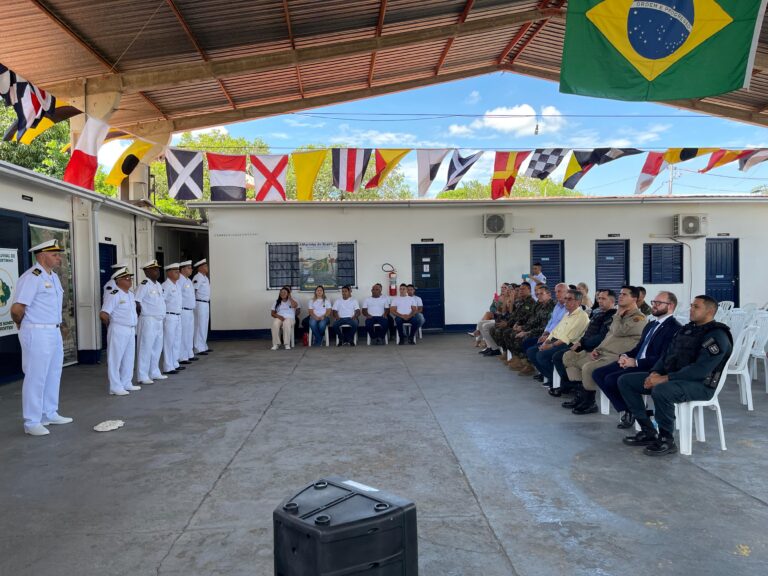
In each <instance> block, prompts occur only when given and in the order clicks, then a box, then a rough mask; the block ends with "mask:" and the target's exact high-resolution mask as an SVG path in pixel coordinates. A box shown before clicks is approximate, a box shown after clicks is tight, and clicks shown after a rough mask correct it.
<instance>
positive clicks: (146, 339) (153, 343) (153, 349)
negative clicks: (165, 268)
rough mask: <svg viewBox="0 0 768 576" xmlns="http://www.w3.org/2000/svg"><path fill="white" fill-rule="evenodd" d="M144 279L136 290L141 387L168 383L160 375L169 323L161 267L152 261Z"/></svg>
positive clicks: (145, 268)
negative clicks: (161, 357) (160, 381)
mask: <svg viewBox="0 0 768 576" xmlns="http://www.w3.org/2000/svg"><path fill="white" fill-rule="evenodd" d="M142 269H143V270H144V275H145V276H146V278H145V279H144V280H142V282H141V284H139V287H138V288H137V289H136V303H137V304H138V311H139V333H138V335H139V337H138V346H139V349H138V351H137V352H138V354H137V357H138V361H137V362H136V378H137V379H138V381H139V384H154V381H155V380H166V379H167V378H168V376H163V374H161V373H160V354H161V353H162V352H163V323H164V322H165V297H164V296H163V287H162V285H161V284H160V282H158V281H157V279H158V278H159V277H160V264H159V263H158V262H157V260H150V261H149V262H147V263H146V264H144V266H142Z"/></svg>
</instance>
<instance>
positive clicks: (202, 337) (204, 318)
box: [194, 300, 211, 352]
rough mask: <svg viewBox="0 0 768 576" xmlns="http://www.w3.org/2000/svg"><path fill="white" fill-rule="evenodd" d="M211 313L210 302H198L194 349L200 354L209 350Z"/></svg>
mask: <svg viewBox="0 0 768 576" xmlns="http://www.w3.org/2000/svg"><path fill="white" fill-rule="evenodd" d="M210 312H211V308H210V304H209V303H208V302H201V301H200V300H198V301H197V306H195V342H194V349H195V350H197V351H198V352H205V351H206V350H208V316H209V314H210Z"/></svg>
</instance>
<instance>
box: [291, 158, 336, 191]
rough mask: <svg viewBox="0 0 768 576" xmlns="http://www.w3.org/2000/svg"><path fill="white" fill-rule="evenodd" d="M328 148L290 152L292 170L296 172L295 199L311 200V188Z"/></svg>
mask: <svg viewBox="0 0 768 576" xmlns="http://www.w3.org/2000/svg"><path fill="white" fill-rule="evenodd" d="M327 154H328V150H312V151H309V152H294V153H293V154H291V160H292V162H293V171H294V173H295V174H296V199H297V200H299V201H301V202H309V201H310V200H312V188H313V187H314V185H315V180H317V174H318V173H319V172H320V168H321V167H322V165H323V161H324V160H325V157H326V155H327Z"/></svg>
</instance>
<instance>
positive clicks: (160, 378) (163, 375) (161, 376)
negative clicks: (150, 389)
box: [152, 374, 168, 380]
mask: <svg viewBox="0 0 768 576" xmlns="http://www.w3.org/2000/svg"><path fill="white" fill-rule="evenodd" d="M152 380H168V376H166V375H165V374H160V375H159V376H152Z"/></svg>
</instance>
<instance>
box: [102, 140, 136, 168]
mask: <svg viewBox="0 0 768 576" xmlns="http://www.w3.org/2000/svg"><path fill="white" fill-rule="evenodd" d="M130 144H131V140H112V141H111V142H107V143H106V144H104V146H102V147H101V148H99V164H101V165H102V166H104V168H105V169H106V170H111V169H112V166H114V165H115V162H117V159H118V158H120V155H121V154H122V153H123V152H125V149H126V148H128V146H130Z"/></svg>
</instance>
